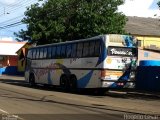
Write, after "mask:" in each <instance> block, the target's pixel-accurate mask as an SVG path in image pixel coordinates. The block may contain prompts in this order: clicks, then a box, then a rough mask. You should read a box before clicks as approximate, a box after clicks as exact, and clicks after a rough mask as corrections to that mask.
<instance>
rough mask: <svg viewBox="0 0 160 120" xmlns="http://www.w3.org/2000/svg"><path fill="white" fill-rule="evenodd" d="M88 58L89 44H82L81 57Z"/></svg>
mask: <svg viewBox="0 0 160 120" xmlns="http://www.w3.org/2000/svg"><path fill="white" fill-rule="evenodd" d="M87 56H89V42H84V46H83V57H87Z"/></svg>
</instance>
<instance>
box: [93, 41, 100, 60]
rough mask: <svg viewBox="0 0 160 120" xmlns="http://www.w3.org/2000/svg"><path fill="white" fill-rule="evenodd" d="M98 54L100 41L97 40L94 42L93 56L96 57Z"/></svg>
mask: <svg viewBox="0 0 160 120" xmlns="http://www.w3.org/2000/svg"><path fill="white" fill-rule="evenodd" d="M99 55H100V41H99V40H97V41H96V42H95V53H94V56H95V57H98V56H99Z"/></svg>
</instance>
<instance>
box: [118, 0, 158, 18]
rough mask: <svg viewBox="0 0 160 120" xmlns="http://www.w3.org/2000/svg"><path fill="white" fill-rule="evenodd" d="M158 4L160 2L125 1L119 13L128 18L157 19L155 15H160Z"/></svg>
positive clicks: (145, 0) (144, 0) (143, 0)
mask: <svg viewBox="0 0 160 120" xmlns="http://www.w3.org/2000/svg"><path fill="white" fill-rule="evenodd" d="M157 2H158V0H125V4H124V5H122V6H120V7H119V11H122V12H123V13H125V15H127V16H139V17H155V16H154V15H155V14H157V15H160V11H159V9H158V6H157Z"/></svg>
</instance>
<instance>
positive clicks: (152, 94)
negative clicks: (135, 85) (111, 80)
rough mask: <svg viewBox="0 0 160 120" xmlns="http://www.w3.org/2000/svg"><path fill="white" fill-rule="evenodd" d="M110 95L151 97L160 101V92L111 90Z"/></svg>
mask: <svg viewBox="0 0 160 120" xmlns="http://www.w3.org/2000/svg"><path fill="white" fill-rule="evenodd" d="M110 93H119V94H127V95H130V96H137V97H138V96H139V97H149V98H157V99H160V92H150V91H144V90H136V89H123V90H110Z"/></svg>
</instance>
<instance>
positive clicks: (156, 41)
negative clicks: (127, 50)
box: [136, 36, 160, 51]
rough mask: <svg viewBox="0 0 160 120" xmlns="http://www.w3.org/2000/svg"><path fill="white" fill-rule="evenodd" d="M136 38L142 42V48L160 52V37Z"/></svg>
mask: <svg viewBox="0 0 160 120" xmlns="http://www.w3.org/2000/svg"><path fill="white" fill-rule="evenodd" d="M136 38H137V39H138V40H140V41H141V45H140V46H139V47H140V48H145V49H151V50H159V51H160V37H150V36H136Z"/></svg>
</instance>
